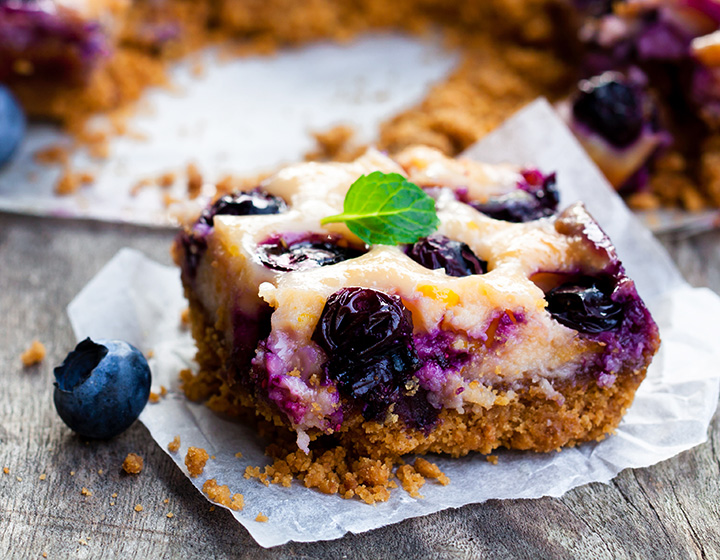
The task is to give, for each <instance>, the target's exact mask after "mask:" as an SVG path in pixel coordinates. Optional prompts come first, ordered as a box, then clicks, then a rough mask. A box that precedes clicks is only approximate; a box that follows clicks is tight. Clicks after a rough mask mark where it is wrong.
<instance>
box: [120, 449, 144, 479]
mask: <svg viewBox="0 0 720 560" xmlns="http://www.w3.org/2000/svg"><path fill="white" fill-rule="evenodd" d="M143 466H144V462H143V458H142V457H140V455H137V454H135V453H128V456H127V457H125V460H124V461H123V464H122V468H123V470H124V471H125V472H126V473H128V474H139V473H140V472H141V471H142V470H143Z"/></svg>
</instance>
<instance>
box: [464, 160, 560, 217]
mask: <svg viewBox="0 0 720 560" xmlns="http://www.w3.org/2000/svg"><path fill="white" fill-rule="evenodd" d="M521 173H522V177H523V178H522V180H521V181H520V182H519V183H518V188H517V189H515V190H514V191H511V192H509V193H507V194H504V195H502V196H498V197H495V198H491V199H490V200H488V201H487V202H476V201H469V202H468V204H470V206H472V207H473V208H475V210H478V211H479V212H482V213H483V214H485V215H487V216H490V217H491V218H494V219H496V220H504V221H506V222H514V223H519V222H529V221H532V220H537V219H540V218H546V217H548V216H552V215H553V214H555V212H557V207H558V204H559V202H560V194H559V193H558V190H557V186H556V177H555V173H551V174H550V175H543V174H542V173H541V172H540V171H537V170H532V169H528V170H524V171H522V172H521Z"/></svg>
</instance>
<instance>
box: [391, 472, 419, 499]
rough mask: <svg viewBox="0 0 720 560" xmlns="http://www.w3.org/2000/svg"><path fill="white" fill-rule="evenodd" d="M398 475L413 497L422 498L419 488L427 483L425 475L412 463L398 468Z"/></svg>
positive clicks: (404, 487) (405, 488)
mask: <svg viewBox="0 0 720 560" xmlns="http://www.w3.org/2000/svg"><path fill="white" fill-rule="evenodd" d="M396 474H397V477H398V478H399V479H400V482H401V483H402V487H403V489H404V490H405V491H406V492H407V493H408V494H410V495H411V496H412V497H413V498H422V497H423V496H422V495H421V494H420V492H419V490H420V488H422V487H423V486H424V485H425V477H424V476H423V475H421V474H420V473H419V472H417V471H416V470H415V469H414V468H413V467H412V466H410V465H402V466H400V467H398V469H397V473H396Z"/></svg>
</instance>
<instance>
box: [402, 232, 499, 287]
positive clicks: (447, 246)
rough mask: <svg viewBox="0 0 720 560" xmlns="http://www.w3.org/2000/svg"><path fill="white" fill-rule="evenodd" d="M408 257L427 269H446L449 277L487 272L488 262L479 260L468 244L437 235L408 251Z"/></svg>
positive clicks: (419, 242) (415, 244)
mask: <svg viewBox="0 0 720 560" xmlns="http://www.w3.org/2000/svg"><path fill="white" fill-rule="evenodd" d="M407 255H408V257H410V258H411V259H412V260H414V261H415V262H416V263H419V264H421V265H423V266H424V267H425V268H429V269H431V270H436V269H438V268H444V269H445V274H447V275H448V276H457V277H460V276H470V275H471V274H484V273H486V272H487V262H486V261H484V260H482V259H479V258H478V257H477V255H476V254H475V253H473V251H472V249H470V247H468V246H467V244H465V243H463V242H461V241H455V240H453V239H450V238H449V237H446V236H444V235H441V234H439V233H435V234H433V235H430V236H428V237H424V238H423V239H420V240H419V241H417V242H416V243H414V244H413V245H411V246H410V247H408V249H407Z"/></svg>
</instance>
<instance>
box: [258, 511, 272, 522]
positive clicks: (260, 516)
mask: <svg viewBox="0 0 720 560" xmlns="http://www.w3.org/2000/svg"><path fill="white" fill-rule="evenodd" d="M268 519H269V517H268V516H267V515H265V514H264V513H263V512H262V511H260V512H258V514H257V517H256V518H255V521H257V522H258V523H267V521H268Z"/></svg>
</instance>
